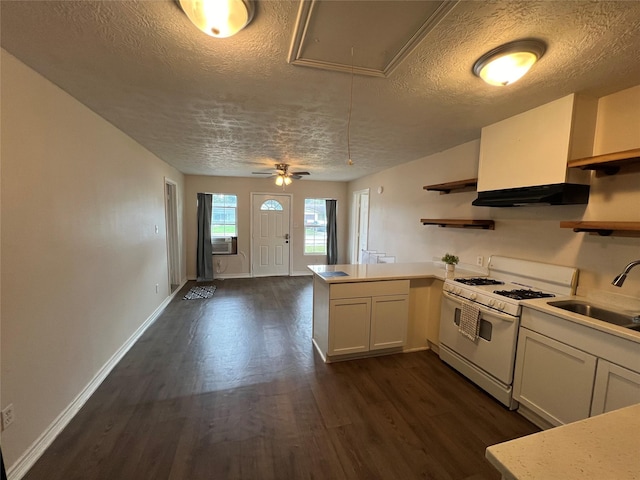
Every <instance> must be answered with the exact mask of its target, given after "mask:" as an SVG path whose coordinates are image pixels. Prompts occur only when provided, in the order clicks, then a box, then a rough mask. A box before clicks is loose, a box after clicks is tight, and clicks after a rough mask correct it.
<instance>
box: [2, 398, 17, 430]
mask: <svg viewBox="0 0 640 480" xmlns="http://www.w3.org/2000/svg"><path fill="white" fill-rule="evenodd" d="M14 420H15V417H14V415H13V404H12V403H10V404H9V405H7V406H6V407H5V409H4V410H2V430H6V429H7V428H9V425H11V424H12V423H13V421H14Z"/></svg>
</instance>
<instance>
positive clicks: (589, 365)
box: [513, 328, 596, 426]
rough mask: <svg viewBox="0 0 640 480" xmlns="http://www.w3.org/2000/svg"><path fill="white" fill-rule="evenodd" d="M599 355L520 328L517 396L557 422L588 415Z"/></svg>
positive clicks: (563, 422)
mask: <svg viewBox="0 0 640 480" xmlns="http://www.w3.org/2000/svg"><path fill="white" fill-rule="evenodd" d="M595 372H596V357H595V356H593V355H590V354H588V353H586V352H583V351H582V350H578V349H576V348H573V347H570V346H569V345H566V344H564V343H561V342H558V341H556V340H553V339H551V338H549V337H545V336H544V335H540V334H538V333H536V332H532V331H531V330H528V329H526V328H520V335H519V338H518V349H517V355H516V369H515V378H514V383H513V385H514V388H513V390H514V397H515V398H516V400H518V401H519V402H520V403H521V404H522V405H523V406H525V407H527V408H528V409H530V410H531V411H533V412H534V413H536V414H538V415H539V416H540V417H542V418H543V419H545V420H546V421H548V422H549V423H551V424H552V425H554V426H558V425H563V424H565V423H570V422H574V421H576V420H582V419H584V418H588V417H589V414H590V410H591V394H592V392H593V382H594V377H595Z"/></svg>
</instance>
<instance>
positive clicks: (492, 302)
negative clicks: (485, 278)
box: [489, 299, 496, 307]
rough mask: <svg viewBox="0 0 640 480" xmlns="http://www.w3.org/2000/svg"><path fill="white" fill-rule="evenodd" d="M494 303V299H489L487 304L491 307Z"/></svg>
mask: <svg viewBox="0 0 640 480" xmlns="http://www.w3.org/2000/svg"><path fill="white" fill-rule="evenodd" d="M495 304H496V301H495V300H494V299H491V300H489V306H490V307H493V306H494V305H495Z"/></svg>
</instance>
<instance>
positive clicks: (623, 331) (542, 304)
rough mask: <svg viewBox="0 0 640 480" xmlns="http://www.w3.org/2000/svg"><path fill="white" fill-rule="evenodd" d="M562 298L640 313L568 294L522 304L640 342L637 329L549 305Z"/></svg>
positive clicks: (629, 312)
mask: <svg viewBox="0 0 640 480" xmlns="http://www.w3.org/2000/svg"><path fill="white" fill-rule="evenodd" d="M562 300H578V301H581V302H587V303H590V304H593V305H595V306H600V307H602V308H604V309H608V310H614V311H617V312H620V313H626V314H630V315H631V314H637V313H640V310H629V309H626V308H624V307H621V306H619V305H612V304H608V303H603V302H598V301H594V300H592V299H590V298H588V297H579V296H575V295H573V296H566V297H554V298H537V299H535V300H526V301H524V302H522V305H523V306H525V307H529V308H533V309H534V310H538V311H540V312H544V313H548V314H550V315H554V316H556V317H560V318H562V319H565V320H569V321H571V322H575V323H578V324H580V325H584V326H587V327H590V328H593V329H595V330H600V331H602V332H605V333H609V334H611V335H615V336H618V337H622V338H625V339H627V340H631V341H632V342H636V343H640V332H638V331H635V330H630V329H628V328H625V327H621V326H618V325H613V324H611V323H607V322H604V321H602V320H598V319H597V318H591V317H587V316H585V315H581V314H579V313H574V312H569V311H568V310H563V309H562V308H558V307H553V306H551V305H549V304H548V303H547V302H551V301H553V302H557V301H562ZM639 438H640V434H639Z"/></svg>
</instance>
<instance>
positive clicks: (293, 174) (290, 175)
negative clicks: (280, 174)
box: [289, 173, 302, 180]
mask: <svg viewBox="0 0 640 480" xmlns="http://www.w3.org/2000/svg"><path fill="white" fill-rule="evenodd" d="M289 177H291V178H293V179H294V180H300V179H301V178H302V175H296V174H295V173H291V174H289Z"/></svg>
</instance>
